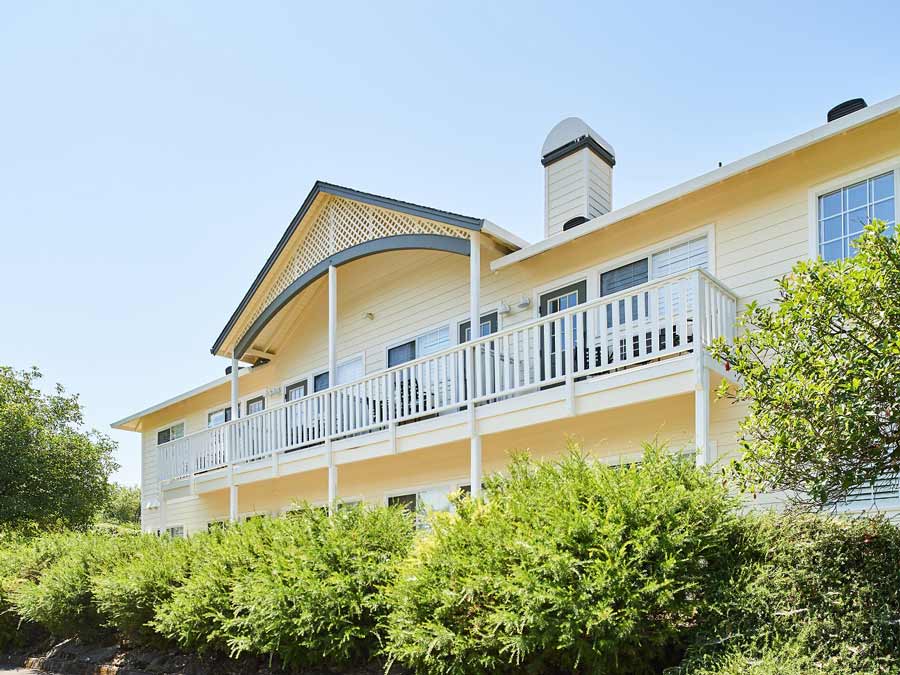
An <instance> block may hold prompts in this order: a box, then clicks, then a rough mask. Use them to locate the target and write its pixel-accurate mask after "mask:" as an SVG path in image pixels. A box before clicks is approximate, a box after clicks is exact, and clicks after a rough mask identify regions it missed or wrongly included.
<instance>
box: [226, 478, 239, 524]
mask: <svg viewBox="0 0 900 675" xmlns="http://www.w3.org/2000/svg"><path fill="white" fill-rule="evenodd" d="M238 513H239V511H238V486H237V485H232V486H231V487H230V488H228V520H230V521H231V522H232V523H236V522H237V519H238Z"/></svg>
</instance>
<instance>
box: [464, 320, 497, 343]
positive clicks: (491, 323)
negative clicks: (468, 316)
mask: <svg viewBox="0 0 900 675" xmlns="http://www.w3.org/2000/svg"><path fill="white" fill-rule="evenodd" d="M471 324H472V322H471V321H463V322H462V323H461V324H459V343H460V344H462V343H464V342H468V341H469V340H471V339H472V328H471ZM498 326H499V320H498V318H497V312H491V313H490V314H485V315H484V316H483V317H481V330H480V332H479V337H486V336H488V335H491V334H492V333H496V332H497V327H498Z"/></svg>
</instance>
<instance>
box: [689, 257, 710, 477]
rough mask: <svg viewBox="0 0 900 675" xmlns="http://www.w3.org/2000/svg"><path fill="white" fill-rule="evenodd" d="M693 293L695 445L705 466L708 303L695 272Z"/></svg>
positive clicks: (699, 463) (707, 440)
mask: <svg viewBox="0 0 900 675" xmlns="http://www.w3.org/2000/svg"><path fill="white" fill-rule="evenodd" d="M693 293H694V312H693V313H694V316H693V336H694V337H693V339H694V342H693V349H694V443H695V445H696V446H697V466H704V465H706V464H708V463H709V369H708V368H707V367H706V343H705V330H704V325H705V321H706V302H705V297H704V288H703V277H701V276H700V273H699V272H694V278H693ZM686 310H687V308H686V307H685V311H686Z"/></svg>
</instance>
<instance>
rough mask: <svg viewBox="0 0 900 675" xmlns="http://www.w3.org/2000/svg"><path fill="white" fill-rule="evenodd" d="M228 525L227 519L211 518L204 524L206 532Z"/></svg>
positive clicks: (221, 528)
mask: <svg viewBox="0 0 900 675" xmlns="http://www.w3.org/2000/svg"><path fill="white" fill-rule="evenodd" d="M227 525H228V521H227V520H211V521H209V522H208V523H207V524H206V531H207V532H220V531H222V530H224V529H225V527H226V526H227Z"/></svg>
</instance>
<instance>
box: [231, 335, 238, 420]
mask: <svg viewBox="0 0 900 675" xmlns="http://www.w3.org/2000/svg"><path fill="white" fill-rule="evenodd" d="M238 375H239V369H238V359H237V355H236V354H235V353H234V352H231V419H232V420H236V419H237V418H238V405H239V404H238V397H239V390H238Z"/></svg>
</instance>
